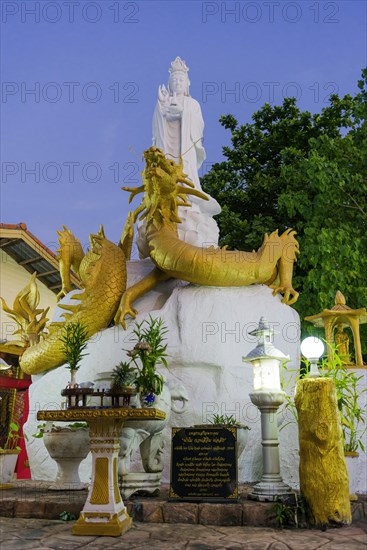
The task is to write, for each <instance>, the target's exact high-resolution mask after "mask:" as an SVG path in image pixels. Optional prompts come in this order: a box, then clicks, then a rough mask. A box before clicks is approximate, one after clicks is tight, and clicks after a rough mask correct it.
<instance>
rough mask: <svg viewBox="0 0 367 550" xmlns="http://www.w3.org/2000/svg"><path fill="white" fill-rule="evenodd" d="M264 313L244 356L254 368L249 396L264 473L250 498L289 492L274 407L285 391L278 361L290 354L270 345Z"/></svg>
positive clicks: (261, 497)
mask: <svg viewBox="0 0 367 550" xmlns="http://www.w3.org/2000/svg"><path fill="white" fill-rule="evenodd" d="M274 333H275V331H274V330H273V329H271V328H270V327H269V325H268V323H267V321H266V319H265V318H264V317H261V319H260V322H259V326H258V328H257V329H255V330H253V331H252V332H250V334H251V335H254V336H257V338H258V340H259V341H258V344H257V346H256V347H255V348H254V349H253V350H252V351H250V353H249V354H248V355H247V356H246V357H243V358H242V359H243V361H244V362H249V363H251V364H252V365H253V368H254V391H253V392H252V393H250V399H251V401H252V403H254V405H256V406H257V407H258V408H259V409H260V412H261V437H262V447H263V476H262V478H261V481H260V482H259V483H257V484H256V485H255V486H254V488H253V492H252V493H250V494H249V498H252V499H255V500H261V501H266V500H268V501H272V500H276V499H277V498H278V497H279V496H286V495H289V494H291V493H292V490H291V488H290V487H289V486H288V485H286V484H285V483H284V482H283V480H282V477H281V475H280V461H279V440H278V426H277V416H276V413H277V410H278V408H279V406H280V405H281V404H282V403H283V401H284V396H285V392H284V391H283V390H282V389H281V386H280V374H279V365H280V364H281V363H284V362H285V361H288V360H289V356H287V355H284V353H283V352H281V351H280V350H278V349H277V348H275V347H274V346H273V335H274Z"/></svg>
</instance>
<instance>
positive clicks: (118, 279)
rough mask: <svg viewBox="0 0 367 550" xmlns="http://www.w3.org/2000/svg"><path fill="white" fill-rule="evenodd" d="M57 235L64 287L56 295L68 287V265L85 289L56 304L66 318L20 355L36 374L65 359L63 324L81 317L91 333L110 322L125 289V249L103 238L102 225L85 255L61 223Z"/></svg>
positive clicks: (22, 363) (24, 365)
mask: <svg viewBox="0 0 367 550" xmlns="http://www.w3.org/2000/svg"><path fill="white" fill-rule="evenodd" d="M59 235H60V239H59V240H60V245H61V246H60V249H59V251H58V252H59V262H60V271H61V275H62V282H63V289H62V291H61V292H60V294H59V296H58V298H60V297H61V296H62V295H63V294H66V293H67V292H69V291H70V290H71V287H70V278H69V273H70V268H71V266H73V267H74V269H75V270H76V271H77V272H78V274H79V276H80V279H81V283H82V286H83V287H84V290H83V292H82V293H81V294H76V295H73V296H72V299H73V300H74V301H75V302H76V303H75V305H59V307H61V308H62V309H64V310H65V313H64V314H63V316H64V317H65V321H63V322H58V323H51V324H49V325H48V326H47V325H46V329H47V331H48V333H46V334H45V335H44V336H43V338H42V339H40V341H39V342H38V343H35V344H34V345H29V347H27V348H26V349H25V351H24V353H23V354H22V356H21V359H20V366H21V368H22V370H23V371H24V372H26V373H28V374H37V373H40V372H44V371H46V370H49V369H51V368H54V367H57V366H60V365H62V364H63V363H65V356H64V354H63V352H62V349H61V346H62V343H61V342H60V339H59V338H60V336H61V331H62V328H63V326H65V325H66V324H67V323H69V322H71V321H72V322H77V321H80V322H81V323H82V324H83V325H84V326H85V327H86V329H87V331H88V336H89V337H91V336H93V335H94V334H96V333H97V332H98V331H99V330H102V329H104V328H106V327H108V325H109V324H110V323H111V321H112V319H113V316H114V314H115V313H116V310H117V308H118V305H119V303H120V299H121V296H122V294H123V292H124V290H125V289H126V258H125V254H124V251H123V250H122V249H121V248H120V247H118V246H117V245H116V244H114V243H112V242H111V241H109V240H108V239H106V237H105V235H104V232H103V228H101V229H100V231H99V233H98V234H96V235H90V244H91V247H90V250H89V251H88V252H87V253H86V254H85V255H84V253H83V251H82V247H81V245H80V243H79V241H78V240H77V239H76V238H75V237H74V235H73V234H72V233H71V232H70V231H68V230H67V229H66V228H65V227H64V231H63V232H59Z"/></svg>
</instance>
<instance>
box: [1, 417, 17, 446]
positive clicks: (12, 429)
mask: <svg viewBox="0 0 367 550" xmlns="http://www.w3.org/2000/svg"><path fill="white" fill-rule="evenodd" d="M20 438H21V436H20V435H19V426H18V424H16V423H15V422H10V424H9V431H8V435H7V436H6V440H5V443H4V446H3V447H0V449H1V450H3V451H20V447H19V446H18V441H19V439H20Z"/></svg>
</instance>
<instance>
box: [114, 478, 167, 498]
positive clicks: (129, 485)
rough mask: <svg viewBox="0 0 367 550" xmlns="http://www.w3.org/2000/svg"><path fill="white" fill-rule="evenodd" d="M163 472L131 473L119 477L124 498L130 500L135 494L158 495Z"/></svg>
mask: <svg viewBox="0 0 367 550" xmlns="http://www.w3.org/2000/svg"><path fill="white" fill-rule="evenodd" d="M161 477H162V472H157V473H154V474H148V473H146V472H131V473H128V474H124V475H122V476H120V477H119V487H120V492H121V495H122V498H129V497H130V496H131V495H133V494H135V493H138V492H139V493H143V494H145V493H147V494H148V495H151V496H153V495H157V494H158V493H159V490H160V485H161Z"/></svg>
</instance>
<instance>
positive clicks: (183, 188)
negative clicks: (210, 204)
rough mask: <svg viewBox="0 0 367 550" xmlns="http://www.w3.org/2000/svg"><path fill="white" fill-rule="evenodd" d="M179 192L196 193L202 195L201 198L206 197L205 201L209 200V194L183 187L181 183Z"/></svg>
mask: <svg viewBox="0 0 367 550" xmlns="http://www.w3.org/2000/svg"><path fill="white" fill-rule="evenodd" d="M177 193H178V194H179V195H181V194H184V195H195V197H200V198H201V199H204V200H205V201H208V200H209V197H208V196H207V195H204V193H202V192H201V191H198V190H197V189H186V188H185V187H182V186H181V185H177Z"/></svg>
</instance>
